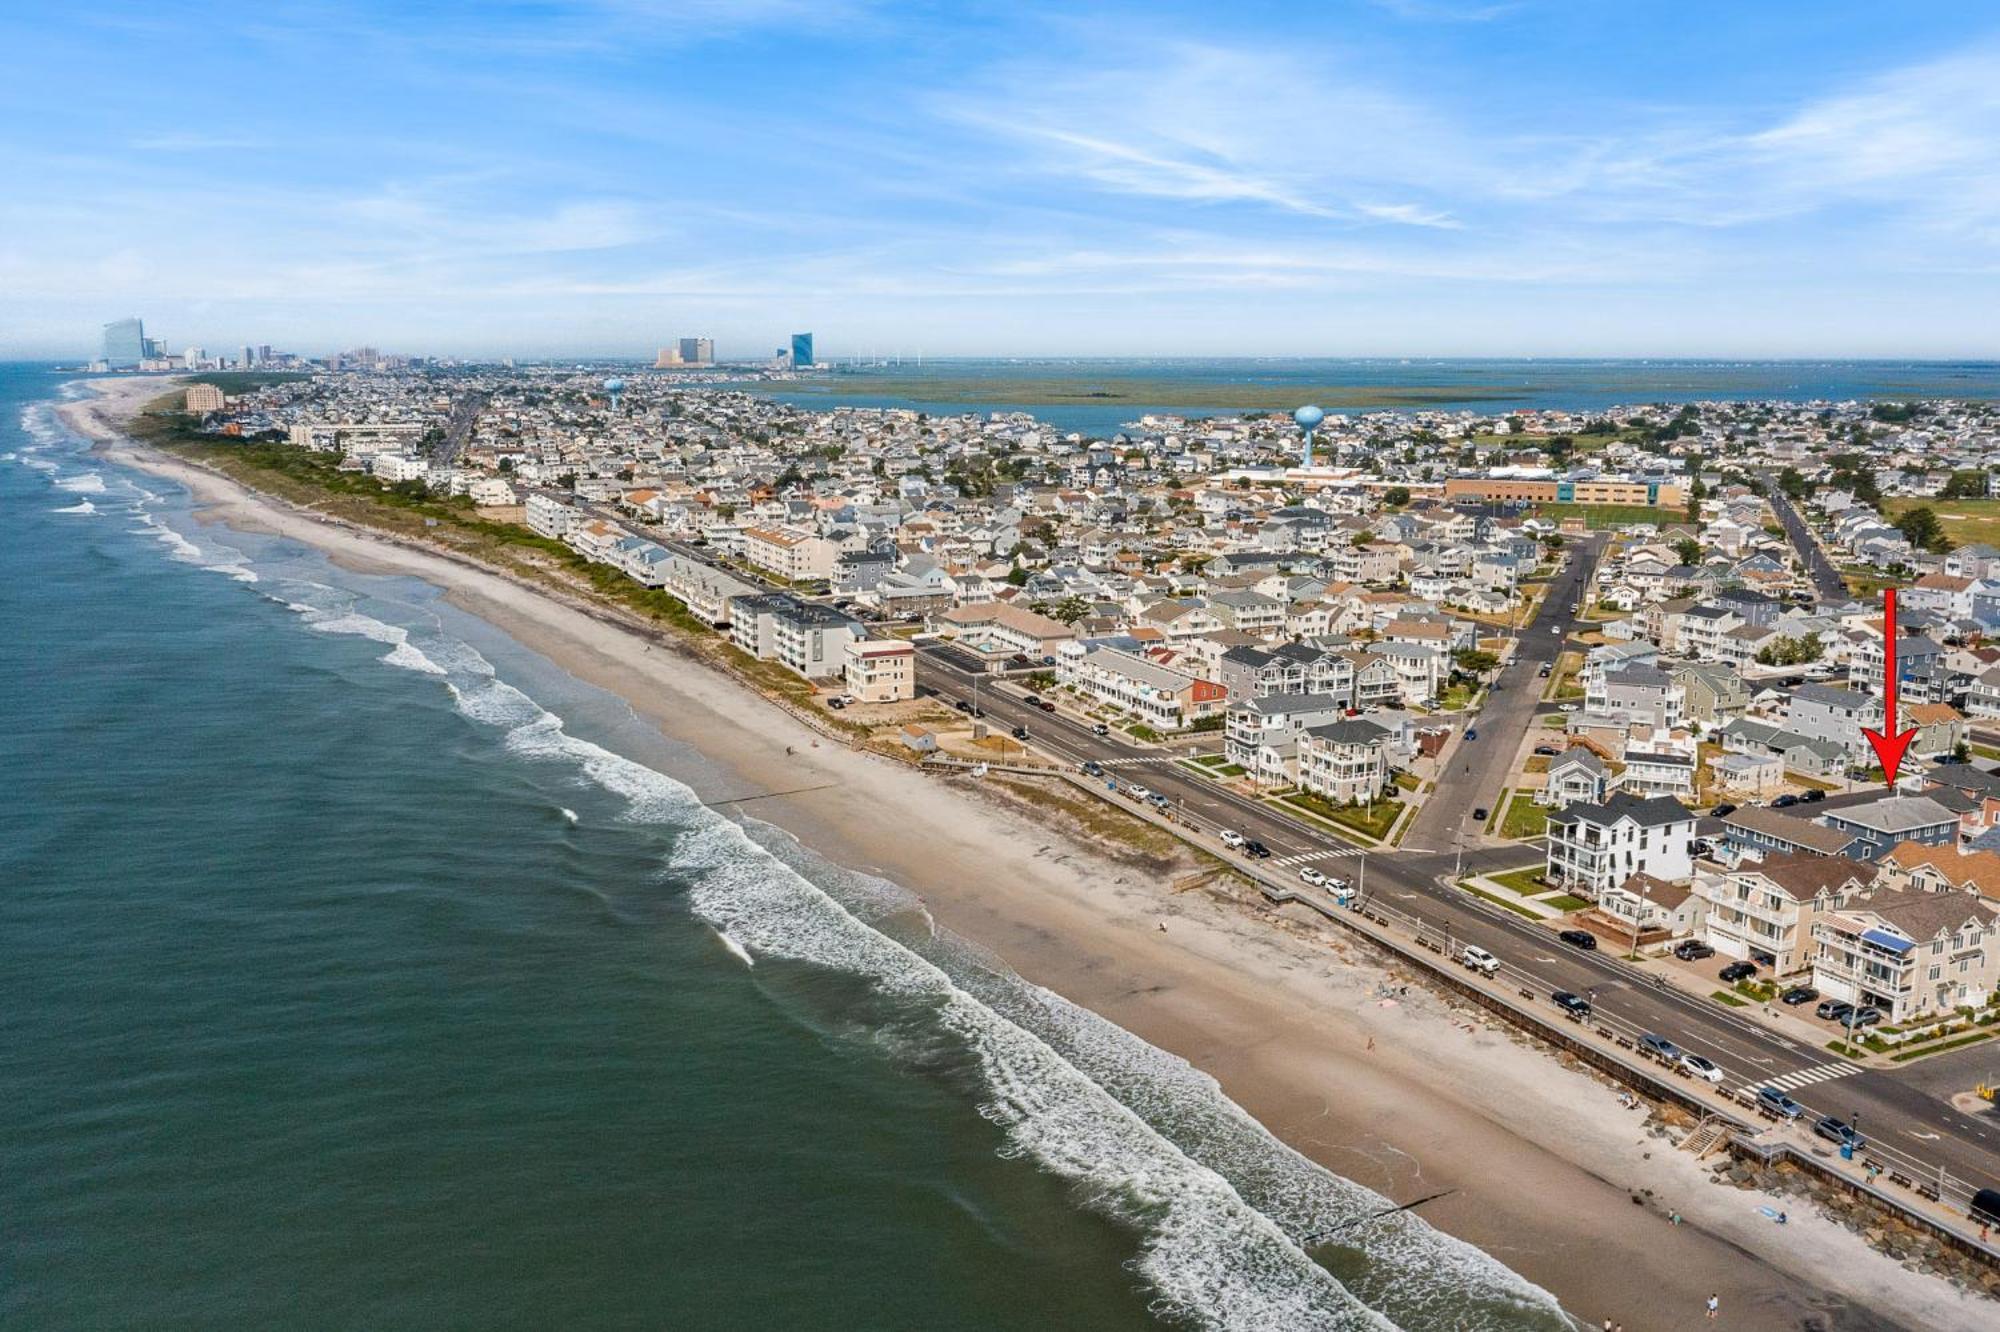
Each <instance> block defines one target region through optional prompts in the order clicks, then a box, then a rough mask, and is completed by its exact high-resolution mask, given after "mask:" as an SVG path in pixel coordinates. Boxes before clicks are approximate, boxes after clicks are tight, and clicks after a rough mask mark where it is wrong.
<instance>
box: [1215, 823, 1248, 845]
mask: <svg viewBox="0 0 2000 1332" xmlns="http://www.w3.org/2000/svg"><path fill="white" fill-rule="evenodd" d="M1215 840H1216V841H1218V842H1220V843H1222V844H1223V845H1224V846H1226V847H1228V848H1229V849H1230V850H1231V851H1236V850H1240V849H1241V848H1242V846H1243V844H1244V843H1245V842H1246V841H1248V840H1249V839H1248V838H1247V837H1245V836H1244V835H1243V834H1242V833H1240V832H1237V831H1236V829H1234V828H1224V829H1223V830H1222V831H1221V832H1219V833H1217V834H1216V835H1215Z"/></svg>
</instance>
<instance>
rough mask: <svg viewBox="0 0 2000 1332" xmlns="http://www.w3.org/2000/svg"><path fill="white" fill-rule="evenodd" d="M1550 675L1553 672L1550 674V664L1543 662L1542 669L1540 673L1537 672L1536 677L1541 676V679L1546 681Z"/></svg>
mask: <svg viewBox="0 0 2000 1332" xmlns="http://www.w3.org/2000/svg"><path fill="white" fill-rule="evenodd" d="M1550 673H1551V672H1550V670H1549V664H1548V663H1547V662H1543V663H1542V669H1540V670H1539V671H1536V672H1535V674H1536V675H1539V676H1541V677H1542V678H1543V679H1544V680H1546V679H1548V678H1549V675H1550Z"/></svg>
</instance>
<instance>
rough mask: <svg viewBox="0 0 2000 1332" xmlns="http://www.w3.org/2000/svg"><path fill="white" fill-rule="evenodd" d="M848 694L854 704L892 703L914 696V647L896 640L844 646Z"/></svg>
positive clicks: (855, 642)
mask: <svg viewBox="0 0 2000 1332" xmlns="http://www.w3.org/2000/svg"><path fill="white" fill-rule="evenodd" d="M846 651H847V671H846V678H847V692H848V693H850V694H852V695H854V701H855V702H857V703H895V702H899V701H901V700H903V699H907V698H915V697H916V696H917V648H916V645H915V644H914V643H906V642H904V641H903V640H902V639H899V638H863V639H856V640H855V641H853V642H851V643H849V644H848V645H847V649H846Z"/></svg>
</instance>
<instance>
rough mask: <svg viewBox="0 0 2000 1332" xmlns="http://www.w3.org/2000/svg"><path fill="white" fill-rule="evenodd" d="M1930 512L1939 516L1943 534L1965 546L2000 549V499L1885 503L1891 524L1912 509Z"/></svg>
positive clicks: (1917, 500) (1883, 505)
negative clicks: (1970, 544)
mask: <svg viewBox="0 0 2000 1332" xmlns="http://www.w3.org/2000/svg"><path fill="white" fill-rule="evenodd" d="M1924 508H1928V509H1929V510H1930V511H1931V512H1932V513H1934V514H1936V515H1937V516H1938V523H1939V525H1940V526H1942V527H1943V528H1944V534H1945V535H1946V536H1948V537H1950V538H1951V539H1952V540H1953V541H1955V542H1957V543H1958V544H1959V545H1961V546H1963V545H1966V544H1968V543H1971V542H1980V543H1983V544H1987V545H2000V499H1982V500H1965V499H1953V500H1928V499H1892V500H1884V501H1883V502H1882V512H1883V514H1884V515H1885V516H1886V517H1888V518H1889V520H1890V521H1891V522H1893V521H1895V520H1896V519H1897V518H1900V517H1902V516H1903V515H1904V514H1906V513H1908V512H1909V511H1910V510H1911V509H1924Z"/></svg>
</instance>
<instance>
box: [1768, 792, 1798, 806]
mask: <svg viewBox="0 0 2000 1332" xmlns="http://www.w3.org/2000/svg"><path fill="white" fill-rule="evenodd" d="M1798 803H1799V798H1798V797H1797V796H1795V795H1781V796H1779V797H1778V798H1777V799H1776V800H1773V801H1772V802H1771V808H1772V809H1790V808H1791V807H1792V806H1793V805H1796V804H1798Z"/></svg>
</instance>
